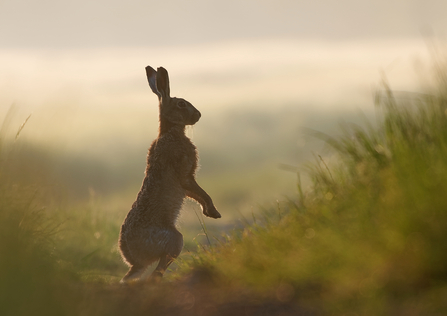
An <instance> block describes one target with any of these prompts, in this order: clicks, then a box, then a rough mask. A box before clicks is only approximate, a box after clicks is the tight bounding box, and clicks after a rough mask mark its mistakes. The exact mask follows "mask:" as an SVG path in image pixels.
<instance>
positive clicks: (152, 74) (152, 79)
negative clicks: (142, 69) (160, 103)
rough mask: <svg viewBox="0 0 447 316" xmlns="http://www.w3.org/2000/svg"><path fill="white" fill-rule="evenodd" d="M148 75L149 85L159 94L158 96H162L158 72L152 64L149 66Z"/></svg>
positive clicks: (147, 68)
mask: <svg viewBox="0 0 447 316" xmlns="http://www.w3.org/2000/svg"><path fill="white" fill-rule="evenodd" d="M146 76H147V81H148V82H149V87H151V90H152V92H153V93H155V94H156V95H158V98H161V94H160V92H158V90H157V72H156V71H155V70H154V69H153V68H152V67H151V66H147V67H146Z"/></svg>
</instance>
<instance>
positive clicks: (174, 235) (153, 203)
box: [119, 66, 221, 282]
mask: <svg viewBox="0 0 447 316" xmlns="http://www.w3.org/2000/svg"><path fill="white" fill-rule="evenodd" d="M146 74H147V78H148V81H149V86H150V87H151V89H152V91H153V92H154V93H155V94H157V96H158V98H159V107H160V129H159V135H158V138H157V139H155V140H154V142H153V143H152V145H151V147H150V148H149V153H148V155H147V167H146V173H145V177H144V180H143V185H142V187H141V190H140V192H139V193H138V196H137V199H136V201H135V202H134V203H133V205H132V209H131V210H130V211H129V213H128V214H127V217H126V219H125V220H124V223H123V225H122V226H121V232H120V237H119V248H120V250H121V255H122V257H123V259H124V261H125V262H126V263H127V264H128V265H129V267H130V270H129V272H127V274H126V275H125V276H124V278H123V279H122V280H121V281H122V282H126V281H129V280H132V279H138V278H139V277H140V276H141V274H143V272H144V271H145V270H146V268H147V267H148V266H149V265H150V264H152V263H153V262H156V261H159V263H158V266H157V267H156V269H155V270H154V272H153V273H152V275H151V278H154V279H159V278H160V277H161V276H162V275H163V273H164V272H165V270H166V268H167V267H168V266H169V264H170V263H171V262H172V261H173V260H174V259H175V258H177V256H178V255H179V254H180V252H181V250H182V248H183V236H182V234H181V233H180V232H179V231H178V230H177V229H176V227H175V222H176V220H177V217H178V215H179V212H180V209H181V206H182V203H183V199H184V198H185V197H186V196H188V197H190V198H192V199H194V200H196V201H197V202H199V203H200V204H201V206H202V209H203V214H205V215H206V216H208V217H212V218H220V217H221V215H220V214H219V212H218V211H217V210H216V208H215V207H214V204H213V201H212V200H211V198H210V196H209V195H208V194H207V193H206V192H205V191H204V190H203V189H202V188H201V187H200V186H199V185H198V184H197V182H196V180H195V171H196V169H197V162H198V157H197V150H196V147H195V146H194V145H193V143H192V142H191V140H190V139H189V138H188V137H186V135H185V126H186V125H193V124H195V123H196V122H197V121H198V120H199V118H200V116H201V114H200V112H199V111H198V110H197V109H196V108H195V107H194V106H192V104H190V103H189V102H188V101H186V100H184V99H180V98H172V97H171V96H170V89H169V77H168V72H167V71H166V70H165V69H164V68H162V67H160V68H158V69H157V71H155V70H154V69H152V68H151V67H150V66H147V67H146Z"/></svg>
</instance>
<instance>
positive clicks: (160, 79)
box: [157, 67, 170, 98]
mask: <svg viewBox="0 0 447 316" xmlns="http://www.w3.org/2000/svg"><path fill="white" fill-rule="evenodd" d="M157 90H158V92H159V93H160V94H161V97H162V98H169V95H170V89H169V76H168V72H167V71H166V69H164V68H163V67H159V68H157Z"/></svg>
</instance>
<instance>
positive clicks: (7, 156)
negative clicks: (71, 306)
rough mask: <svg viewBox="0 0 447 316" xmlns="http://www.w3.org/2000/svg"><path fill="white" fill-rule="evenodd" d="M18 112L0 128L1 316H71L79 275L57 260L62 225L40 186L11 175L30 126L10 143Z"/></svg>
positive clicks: (19, 128) (19, 130)
mask: <svg viewBox="0 0 447 316" xmlns="http://www.w3.org/2000/svg"><path fill="white" fill-rule="evenodd" d="M12 113H13V110H10V112H8V115H7V116H6V118H5V121H4V122H3V125H2V126H1V129H0V179H1V182H0V271H1V274H2V276H1V278H0V314H1V315H61V314H67V313H66V312H67V309H66V308H65V304H66V301H65V298H66V295H67V294H68V295H70V294H72V293H71V290H70V287H69V286H66V284H65V282H67V281H68V280H72V279H73V276H74V275H73V274H71V273H70V272H69V271H63V270H62V269H60V267H59V265H58V264H57V258H56V257H55V255H54V246H53V237H54V234H55V233H56V232H57V231H58V227H59V225H58V223H57V222H55V221H52V220H51V219H50V218H49V217H48V216H47V215H46V214H45V209H44V207H43V206H42V205H41V204H40V203H39V201H40V196H39V195H40V192H39V190H38V189H37V188H36V187H34V186H32V185H30V186H23V185H19V184H17V183H16V182H14V181H13V179H12V178H11V177H9V176H5V174H7V172H5V171H8V170H7V169H8V166H9V163H10V162H11V159H12V157H13V156H12V155H11V153H12V152H13V151H14V150H15V147H14V146H15V144H14V142H15V141H16V140H17V138H18V137H19V136H20V132H21V130H22V129H23V128H24V127H25V125H24V124H25V123H26V121H25V123H24V124H23V125H22V126H20V127H18V129H17V132H16V133H15V137H14V139H13V140H12V141H11V140H10V139H8V138H7V137H6V134H7V131H8V128H10V126H8V125H9V120H10V119H11V115H12ZM8 175H9V174H8Z"/></svg>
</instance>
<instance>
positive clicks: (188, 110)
mask: <svg viewBox="0 0 447 316" xmlns="http://www.w3.org/2000/svg"><path fill="white" fill-rule="evenodd" d="M146 75H147V80H148V81H149V86H150V87H151V89H152V91H153V92H154V93H155V94H156V95H157V96H158V100H159V101H160V121H163V120H166V121H168V122H170V123H172V124H176V125H194V124H195V123H197V121H198V120H199V119H200V116H201V114H200V112H199V111H198V110H197V109H196V108H195V107H194V106H193V105H192V104H191V103H189V102H188V101H186V100H185V99H180V98H174V97H171V96H170V89H169V76H168V72H167V71H166V69H164V68H163V67H159V68H158V69H157V71H155V70H154V69H153V68H152V67H151V66H147V67H146Z"/></svg>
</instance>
